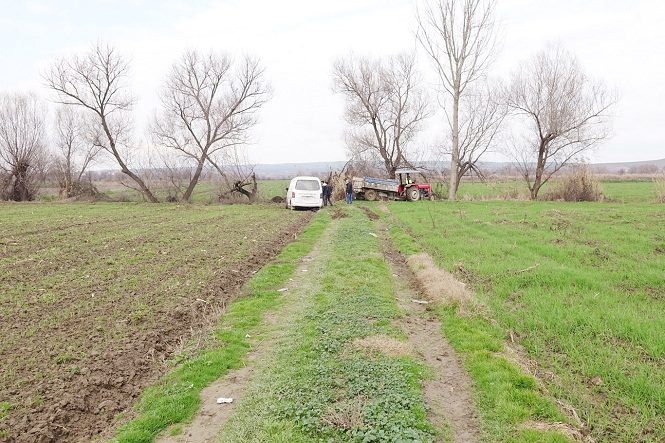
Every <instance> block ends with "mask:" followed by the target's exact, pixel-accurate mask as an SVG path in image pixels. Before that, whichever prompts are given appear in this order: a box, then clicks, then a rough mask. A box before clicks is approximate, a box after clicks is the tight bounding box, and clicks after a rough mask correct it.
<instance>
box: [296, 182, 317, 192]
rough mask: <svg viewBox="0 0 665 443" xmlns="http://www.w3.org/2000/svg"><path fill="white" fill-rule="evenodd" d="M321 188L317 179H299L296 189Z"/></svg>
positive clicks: (311, 189) (310, 189) (315, 189)
mask: <svg viewBox="0 0 665 443" xmlns="http://www.w3.org/2000/svg"><path fill="white" fill-rule="evenodd" d="M319 189H321V188H320V186H319V182H318V181H317V180H298V181H296V190H298V191H318V190H319Z"/></svg>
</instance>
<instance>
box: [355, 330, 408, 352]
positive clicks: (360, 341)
mask: <svg viewBox="0 0 665 443" xmlns="http://www.w3.org/2000/svg"><path fill="white" fill-rule="evenodd" d="M353 345H354V346H355V347H356V348H358V349H361V350H363V351H364V352H366V353H370V354H374V353H381V354H386V355H388V356H390V357H402V356H405V355H413V347H412V346H411V345H410V344H409V343H405V342H402V341H399V340H397V339H395V338H392V337H388V336H387V335H372V336H369V337H365V338H357V339H355V340H354V341H353Z"/></svg>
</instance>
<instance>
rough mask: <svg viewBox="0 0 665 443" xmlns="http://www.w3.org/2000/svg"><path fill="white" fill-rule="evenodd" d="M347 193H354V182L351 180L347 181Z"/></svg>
mask: <svg viewBox="0 0 665 443" xmlns="http://www.w3.org/2000/svg"><path fill="white" fill-rule="evenodd" d="M346 193H347V194H353V183H351V182H347V183H346Z"/></svg>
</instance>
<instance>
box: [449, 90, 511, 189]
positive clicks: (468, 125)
mask: <svg viewBox="0 0 665 443" xmlns="http://www.w3.org/2000/svg"><path fill="white" fill-rule="evenodd" d="M501 89H502V88H501V85H500V84H499V82H498V81H492V82H490V81H484V80H481V81H480V82H479V83H478V84H477V85H474V86H473V87H471V88H469V90H468V91H467V94H465V96H464V97H463V98H462V100H461V101H460V112H459V162H457V167H456V169H455V170H454V172H455V173H456V174H457V183H459V182H460V180H461V179H462V177H463V176H464V175H465V174H467V173H469V172H473V173H476V174H477V175H478V176H481V177H482V175H483V173H482V171H481V169H480V167H479V166H478V163H479V161H480V159H481V157H482V156H483V155H484V154H485V153H487V152H494V151H498V150H499V145H500V143H501V142H502V140H503V138H502V127H503V122H504V120H505V118H506V116H507V113H508V107H507V106H506V105H505V99H504V97H503V96H502V93H501ZM441 153H442V154H444V155H446V156H448V155H452V147H451V144H450V143H448V144H444V145H443V149H442V150H441Z"/></svg>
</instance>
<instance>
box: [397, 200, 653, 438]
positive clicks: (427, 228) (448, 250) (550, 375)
mask: <svg viewBox="0 0 665 443" xmlns="http://www.w3.org/2000/svg"><path fill="white" fill-rule="evenodd" d="M388 208H389V210H390V212H391V213H392V214H393V216H394V217H395V218H394V219H393V220H392V222H393V223H394V225H393V226H392V229H391V230H392V231H393V233H394V232H398V233H399V235H401V236H404V234H405V233H406V234H409V236H410V237H411V240H409V241H405V240H402V239H400V236H399V235H394V236H393V238H394V239H395V242H396V243H397V244H398V246H400V245H401V248H403V249H405V250H411V249H413V248H414V246H413V242H415V243H416V244H417V245H419V246H420V247H421V248H422V249H423V250H425V251H426V252H428V253H429V254H431V255H432V256H434V257H435V259H436V261H437V263H438V264H439V266H441V267H442V268H443V269H447V270H449V271H451V272H454V273H456V274H457V276H458V278H459V279H460V280H462V281H465V282H466V283H467V284H468V285H469V286H470V287H471V288H473V289H475V291H476V293H477V295H478V297H479V299H480V301H481V302H482V303H483V304H484V305H485V306H486V308H487V312H486V313H485V314H484V315H481V316H476V317H473V318H463V317H460V316H458V315H456V313H455V309H454V308H442V309H441V310H440V311H439V314H440V316H441V318H442V322H443V323H444V333H445V335H446V337H447V338H448V339H449V340H450V341H451V342H452V344H453V345H454V346H455V347H456V349H457V350H458V351H460V352H461V353H462V355H464V359H465V362H466V364H467V368H468V369H469V371H470V372H471V374H472V375H473V377H474V380H475V381H476V384H477V386H478V388H479V394H478V395H479V397H478V401H479V406H480V407H481V409H482V411H483V416H484V417H485V423H486V425H488V426H494V427H495V429H491V430H490V431H491V433H492V435H494V436H495V437H496V440H494V441H530V440H529V439H528V437H527V435H526V431H522V432H521V436H516V435H515V432H517V431H514V432H512V433H511V430H510V428H511V426H517V425H519V424H520V423H524V422H525V420H526V419H529V418H530V419H535V420H538V419H547V420H556V419H557V414H556V412H555V411H554V408H553V407H552V404H551V402H547V401H544V400H538V399H536V398H535V397H533V395H534V394H536V390H537V385H536V384H535V383H534V381H533V378H531V377H525V376H523V375H521V374H520V372H519V371H516V370H515V368H514V367H513V369H510V370H509V371H508V372H506V371H504V370H503V368H502V366H503V365H506V367H509V366H510V365H509V364H506V363H500V362H499V361H494V362H493V360H494V359H496V358H497V355H498V353H500V352H501V350H502V349H503V347H504V346H506V345H508V344H510V345H511V347H513V348H515V349H517V350H518V351H519V352H521V353H522V363H523V364H524V366H525V368H527V369H530V370H531V372H535V373H536V374H537V376H538V381H539V384H541V385H542V389H544V392H548V393H549V394H551V396H552V397H554V398H556V399H558V401H560V402H562V403H563V404H564V405H565V404H567V405H570V406H572V407H573V408H574V409H575V410H576V411H577V414H578V415H579V417H580V418H581V419H582V420H583V421H584V422H586V423H587V425H588V426H589V428H590V430H591V435H592V436H593V438H594V439H595V440H596V441H597V442H625V443H628V442H656V441H663V440H664V439H665V421H663V420H662V417H663V415H664V414H665V376H664V374H665V371H664V370H663V368H664V366H663V365H664V364H665V336H664V335H663V334H662V331H663V330H665V310H664V309H663V307H664V306H663V304H664V303H665V302H664V300H665V274H664V270H665V236H664V234H663V227H664V226H665V210H663V209H662V208H661V207H660V206H658V205H656V204H648V203H631V204H607V203H605V204H598V203H548V202H510V203H506V202H456V203H431V202H421V203H417V204H415V205H414V204H404V203H402V202H398V203H393V204H390V205H389V206H388ZM384 217H385V215H384ZM507 337H510V338H511V339H512V340H514V341H515V343H514V344H512V343H509V342H510V341H511V340H507ZM484 366H487V367H486V368H484ZM500 374H512V375H508V376H507V377H505V378H504V376H502V375H500ZM496 377H500V379H495V378H496ZM502 380H507V381H508V383H507V384H508V386H507V387H508V389H507V391H505V392H507V393H508V395H507V396H506V395H503V394H501V393H500V392H496V391H495V389H496V388H497V387H499V386H502V390H503V389H504V388H505V387H504V383H503V381H502ZM511 385H512V386H513V388H510V386H511ZM515 389H517V390H515ZM523 393H528V395H527V396H526V397H525V396H524V395H522V394H523ZM518 394H519V395H518ZM497 395H498V397H497ZM506 397H508V398H506ZM527 398H531V399H527ZM499 399H501V400H500V401H499ZM524 399H527V401H526V402H524ZM504 400H505V401H504ZM507 400H510V401H507ZM515 401H517V403H518V404H525V405H530V406H529V408H528V409H527V410H530V412H529V413H528V414H524V413H523V412H520V411H519V409H518V408H517V407H516V406H515V404H514V402H515ZM513 410H515V411H517V414H515V413H514V412H513ZM490 424H491V425H490ZM515 429H517V428H515ZM529 432H531V431H529ZM518 434H519V433H518ZM511 435H513V436H511ZM513 438H514V439H515V440H513ZM536 441H541V440H536Z"/></svg>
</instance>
